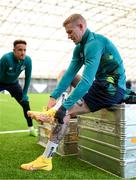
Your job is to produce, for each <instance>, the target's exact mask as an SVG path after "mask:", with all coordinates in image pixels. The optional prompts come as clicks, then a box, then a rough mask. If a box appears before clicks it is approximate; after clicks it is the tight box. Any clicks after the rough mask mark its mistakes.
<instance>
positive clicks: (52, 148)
mask: <svg viewBox="0 0 136 180" xmlns="http://www.w3.org/2000/svg"><path fill="white" fill-rule="evenodd" d="M57 147H58V144H55V143H54V142H51V141H48V143H47V145H46V149H45V151H44V153H43V156H44V157H45V158H50V157H52V156H53V154H54V153H55V152H56V149H57Z"/></svg>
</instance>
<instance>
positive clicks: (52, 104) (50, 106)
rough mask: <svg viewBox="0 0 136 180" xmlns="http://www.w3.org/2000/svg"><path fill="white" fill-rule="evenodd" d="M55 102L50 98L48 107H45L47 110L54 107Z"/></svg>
mask: <svg viewBox="0 0 136 180" xmlns="http://www.w3.org/2000/svg"><path fill="white" fill-rule="evenodd" d="M56 102H57V101H56V99H54V98H53V97H50V100H49V102H48V105H47V110H48V109H51V108H52V107H54V106H55V105H56Z"/></svg>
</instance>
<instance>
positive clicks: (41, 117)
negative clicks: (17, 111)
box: [27, 108, 56, 124]
mask: <svg viewBox="0 0 136 180" xmlns="http://www.w3.org/2000/svg"><path fill="white" fill-rule="evenodd" d="M55 113H56V110H55V109H53V108H51V109H49V110H48V111H43V112H38V111H28V112H27V114H28V116H29V117H31V118H32V119H35V120H36V121H38V122H40V123H44V122H46V123H50V124H53V123H54V122H55V119H54V116H55Z"/></svg>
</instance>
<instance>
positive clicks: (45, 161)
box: [21, 156, 52, 171]
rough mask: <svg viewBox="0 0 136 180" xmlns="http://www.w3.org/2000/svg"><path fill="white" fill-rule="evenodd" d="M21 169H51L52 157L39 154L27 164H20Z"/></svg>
mask: <svg viewBox="0 0 136 180" xmlns="http://www.w3.org/2000/svg"><path fill="white" fill-rule="evenodd" d="M21 169H24V170H27V171H36V170H45V171H51V170H52V158H45V157H43V156H39V157H38V158H37V159H36V160H34V161H32V162H30V163H28V164H22V165H21Z"/></svg>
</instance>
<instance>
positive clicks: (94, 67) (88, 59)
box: [51, 29, 126, 109]
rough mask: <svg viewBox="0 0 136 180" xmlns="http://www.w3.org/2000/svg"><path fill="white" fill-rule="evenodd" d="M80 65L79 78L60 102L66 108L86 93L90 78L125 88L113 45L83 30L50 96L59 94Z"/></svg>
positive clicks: (124, 80) (116, 52) (119, 60)
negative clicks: (66, 96)
mask: <svg viewBox="0 0 136 180" xmlns="http://www.w3.org/2000/svg"><path fill="white" fill-rule="evenodd" d="M83 65H84V69H83V73H82V79H81V80H80V82H79V83H78V85H77V86H76V88H75V89H74V90H73V91H72V93H71V94H70V95H69V97H68V99H67V100H66V101H65V102H64V103H63V106H64V107H65V108H66V109H69V108H71V107H72V106H73V105H74V104H75V103H76V102H77V101H78V100H79V99H80V98H82V97H83V96H84V95H85V94H86V93H87V91H88V90H89V88H90V86H91V85H92V83H93V80H94V79H95V80H97V81H108V82H111V83H113V84H115V85H116V86H119V87H120V88H122V89H124V90H125V89H126V76H125V70H124V66H123V62H122V59H121V56H120V54H119V52H118V50H117V48H116V47H115V46H114V44H113V43H112V42H111V41H110V40H109V39H108V38H106V37H104V36H102V35H100V34H96V33H93V32H91V31H90V30H89V29H87V30H86V32H85V34H84V35H83V38H82V40H81V42H80V43H79V44H77V45H76V47H75V49H74V52H73V57H72V61H71V63H70V65H69V67H68V69H67V71H66V72H65V74H64V76H63V78H62V79H61V81H60V82H59V84H58V86H57V87H56V88H55V90H54V91H53V92H52V94H51V96H52V97H54V98H55V99H57V98H58V97H60V95H61V93H62V92H64V91H65V90H66V89H67V88H68V86H69V85H70V84H71V82H72V80H73V79H74V77H75V76H76V74H77V72H78V71H79V70H80V68H81V67H82V66H83Z"/></svg>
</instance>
